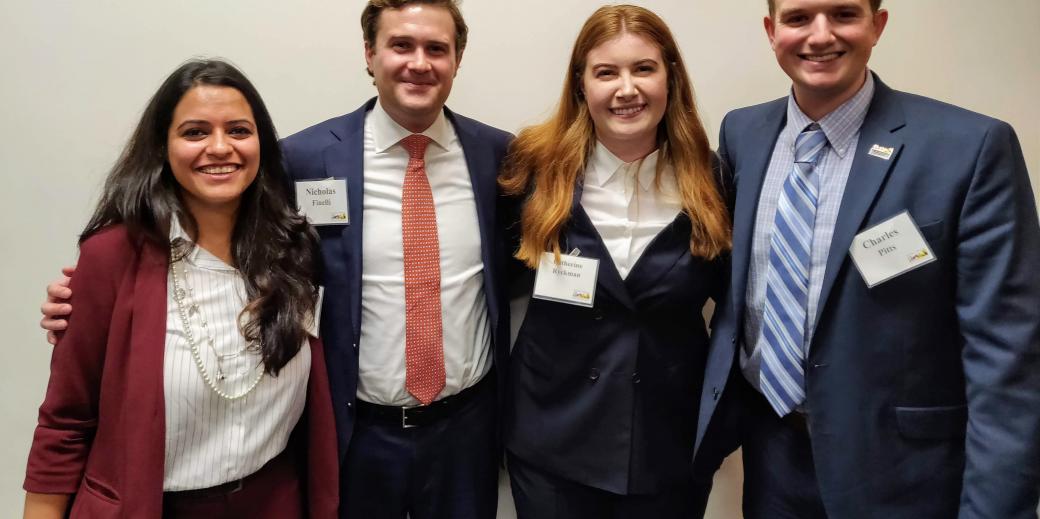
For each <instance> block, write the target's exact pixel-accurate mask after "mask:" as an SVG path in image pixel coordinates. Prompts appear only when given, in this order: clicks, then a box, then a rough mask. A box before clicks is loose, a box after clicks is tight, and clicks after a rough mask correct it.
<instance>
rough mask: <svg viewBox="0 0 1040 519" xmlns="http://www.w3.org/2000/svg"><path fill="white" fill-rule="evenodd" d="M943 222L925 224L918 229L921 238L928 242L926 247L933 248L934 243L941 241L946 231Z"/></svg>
mask: <svg viewBox="0 0 1040 519" xmlns="http://www.w3.org/2000/svg"><path fill="white" fill-rule="evenodd" d="M944 224H945V222H944V221H942V220H936V221H932V222H928V223H925V224H924V225H921V227H919V229H920V231H921V236H923V237H924V240H925V241H927V242H928V245H930V246H934V244H935V243H937V242H940V241H942V239H943V234H944V231H945V230H946V226H945V225H944Z"/></svg>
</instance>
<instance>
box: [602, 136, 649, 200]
mask: <svg viewBox="0 0 1040 519" xmlns="http://www.w3.org/2000/svg"><path fill="white" fill-rule="evenodd" d="M659 155H660V150H654V152H653V153H651V154H649V155H647V156H646V157H643V158H642V159H641V160H636V161H633V162H625V161H623V160H621V159H619V158H618V157H617V155H614V154H613V153H611V152H610V150H608V149H607V147H606V146H604V145H603V143H602V142H599V141H598V140H597V141H596V147H595V148H593V150H592V156H591V157H590V158H589V166H590V167H589V168H586V169H587V171H586V172H585V178H586V182H592V183H594V184H595V185H597V186H599V187H603V186H604V185H606V183H607V182H610V180H611V179H613V178H614V176H615V175H617V174H618V172H624V174H626V175H629V174H631V173H632V172H633V171H635V168H638V171H639V176H638V179H639V185H640V186H641V187H642V188H643V190H644V191H649V190H650V189H651V188H652V187H653V185H654V178H655V177H656V176H657V158H658V156H659Z"/></svg>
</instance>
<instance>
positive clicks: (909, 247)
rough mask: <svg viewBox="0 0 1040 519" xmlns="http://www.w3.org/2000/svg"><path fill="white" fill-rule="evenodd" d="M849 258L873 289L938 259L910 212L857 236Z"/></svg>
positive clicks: (898, 215) (894, 217) (900, 214)
mask: <svg viewBox="0 0 1040 519" xmlns="http://www.w3.org/2000/svg"><path fill="white" fill-rule="evenodd" d="M849 255H851V256H852V261H853V263H855V265H856V269H858V270H859V273H860V275H861V276H863V280H864V281H866V282H867V286H868V287H870V288H874V287H875V286H877V285H880V284H881V283H884V282H885V281H888V280H890V279H892V278H894V277H897V276H900V275H902V274H905V273H907V272H910V271H911V270H914V269H916V268H918V267H923V266H925V265H927V264H929V263H931V262H933V261H935V260H936V259H938V258H936V257H935V253H933V252H932V248H931V247H929V246H928V242H927V241H925V239H924V237H923V236H921V231H920V230H918V228H917V225H916V224H915V223H914V220H913V219H912V218H910V213H909V212H907V211H903V212H902V213H899V214H897V215H896V216H893V217H892V218H889V219H888V220H885V221H883V222H881V223H879V224H877V225H875V226H873V227H871V228H870V229H867V230H865V231H863V232H861V233H859V234H857V235H856V237H855V238H853V240H852V247H850V248H849Z"/></svg>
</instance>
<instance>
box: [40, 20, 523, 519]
mask: <svg viewBox="0 0 1040 519" xmlns="http://www.w3.org/2000/svg"><path fill="white" fill-rule="evenodd" d="M361 25H362V29H363V31H364V38H365V58H366V62H367V64H368V73H369V75H371V76H372V77H373V78H374V82H375V86H376V90H377V92H378V97H377V98H374V99H371V100H369V101H368V102H366V103H365V104H364V105H362V106H361V107H360V108H359V109H358V110H356V111H354V112H352V113H350V114H347V115H343V116H341V117H336V118H334V119H330V120H328V121H325V122H323V123H320V124H317V125H315V126H312V127H310V128H307V129H305V130H303V131H301V132H299V133H297V134H295V135H292V136H289V137H287V138H285V139H284V140H283V141H282V143H281V144H282V150H283V153H284V156H285V161H286V165H287V167H288V170H289V173H290V174H291V176H292V177H293V179H294V180H295V181H296V183H297V187H298V188H299V189H297V190H296V192H297V193H306V191H307V190H308V188H309V189H310V190H311V191H312V192H317V193H321V194H322V197H323V198H324V199H323V200H319V201H318V202H320V204H319V205H324V204H326V203H328V204H331V203H335V204H337V205H338V206H340V207H345V209H346V210H345V211H344V212H346V213H347V214H346V216H347V219H346V222H347V223H342V216H341V215H338V216H337V218H334V219H331V220H324V221H323V220H322V219H321V218H312V221H313V222H314V223H315V224H316V225H318V232H319V234H320V235H321V244H322V255H323V258H324V262H325V271H324V279H323V284H324V285H325V292H324V302H323V306H322V312H321V337H322V339H323V341H324V344H325V354H326V365H327V367H328V371H329V384H330V388H331V390H332V399H333V404H334V411H335V417H336V433H337V437H338V442H339V463H340V490H341V492H340V515H341V517H350V518H364V519H382V518H386V519H404V518H405V517H409V518H411V519H471V518H472V519H490V518H493V517H494V516H495V513H496V509H497V506H496V504H497V495H498V486H497V476H498V462H499V459H500V455H499V453H500V447H499V443H500V442H499V440H498V434H497V432H498V425H497V416H496V415H497V410H496V407H497V406H496V400H497V393H498V390H499V387H498V385H497V384H496V382H495V379H496V376H495V373H494V366H495V365H505V362H503V361H502V360H501V359H503V357H507V356H508V337H509V335H508V333H509V330H508V319H509V316H508V307H507V305H506V304H503V300H502V299H501V297H503V296H504V294H502V293H501V292H500V287H499V285H498V283H497V280H498V278H499V277H500V275H499V271H500V269H501V268H502V267H501V266H500V263H501V261H502V259H503V258H504V256H503V254H504V252H503V247H504V244H503V243H502V242H501V240H499V239H498V238H497V236H496V234H495V229H496V222H495V216H496V211H495V203H496V199H497V184H496V178H497V174H498V169H499V165H500V164H501V162H502V159H503V157H504V155H505V152H506V148H507V146H508V144H509V141H510V139H511V135H510V134H508V133H506V132H503V131H501V130H497V129H495V128H492V127H490V126H487V125H484V124H482V123H479V122H477V121H474V120H472V119H468V118H465V117H462V116H460V115H456V114H454V113H453V112H451V111H450V110H448V109H447V108H445V107H444V102H445V100H446V99H447V98H448V94H449V93H450V92H451V86H452V81H453V79H454V77H455V75H456V73H457V72H458V68H459V62H460V61H461V59H462V53H463V51H464V50H465V46H466V38H467V27H466V23H465V21H464V20H463V18H462V14H461V12H460V11H459V9H458V6H457V4H456V2H455V0H369V2H368V4H367V6H366V7H365V9H364V11H363V13H362V16H361ZM343 186H345V188H346V193H343V190H342V188H343ZM300 196H301V197H303V195H300ZM304 201H305V200H303V199H301V200H298V202H300V203H301V207H302V208H303V210H304V211H307V207H308V206H310V205H311V204H305V203H303V202H304ZM311 202H314V201H313V200H312V201H311ZM309 216H310V215H309ZM406 271H407V273H406ZM66 273H67V274H71V272H70V271H68V272H66ZM48 292H49V294H50V296H51V300H49V302H48V303H46V304H45V305H44V308H43V312H44V314H45V319H44V322H43V325H44V327H45V328H47V329H49V330H52V331H53V330H57V329H60V328H62V327H63V324H64V323H63V322H62V321H61V320H60V316H61V315H63V314H68V313H69V312H70V311H71V308H70V307H69V306H68V305H67V304H61V303H60V300H61V299H62V298H67V297H68V296H69V293H68V289H67V278H66V281H65V282H64V283H62V282H56V283H54V284H52V285H51V286H49V287H48ZM55 317H56V318H57V320H55ZM52 338H53V336H52Z"/></svg>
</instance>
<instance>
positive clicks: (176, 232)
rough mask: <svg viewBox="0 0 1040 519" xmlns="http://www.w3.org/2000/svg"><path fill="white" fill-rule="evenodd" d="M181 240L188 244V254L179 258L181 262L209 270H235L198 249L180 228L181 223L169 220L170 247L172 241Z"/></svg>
mask: <svg viewBox="0 0 1040 519" xmlns="http://www.w3.org/2000/svg"><path fill="white" fill-rule="evenodd" d="M177 239H181V240H184V241H185V242H187V243H188V246H189V247H190V249H188V253H187V254H185V255H184V257H183V258H181V259H182V260H183V261H187V262H188V263H191V264H192V265H194V266H196V267H199V268H205V269H209V270H237V269H236V268H235V267H232V266H231V265H228V264H227V263H224V261H223V260H221V259H220V258H218V257H216V256H214V255H213V254H212V253H210V252H209V251H208V250H206V249H203V248H202V247H199V246H198V245H197V244H196V243H195V242H194V241H192V239H191V236H189V235H188V232H187V231H185V230H184V228H183V227H181V222H180V220H178V219H177V218H176V217H174V218H170V244H171V245H172V244H173V242H174V240H177Z"/></svg>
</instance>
